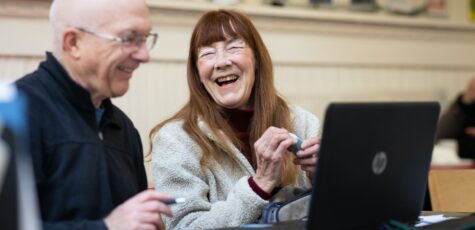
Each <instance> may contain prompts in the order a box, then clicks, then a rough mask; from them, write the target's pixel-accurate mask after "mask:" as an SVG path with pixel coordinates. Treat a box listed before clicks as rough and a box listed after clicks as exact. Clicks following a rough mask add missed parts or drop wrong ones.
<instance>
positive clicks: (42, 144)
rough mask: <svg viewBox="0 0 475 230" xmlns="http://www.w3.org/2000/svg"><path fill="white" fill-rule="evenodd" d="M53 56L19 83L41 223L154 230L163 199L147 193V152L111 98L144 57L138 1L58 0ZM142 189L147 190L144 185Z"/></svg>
mask: <svg viewBox="0 0 475 230" xmlns="http://www.w3.org/2000/svg"><path fill="white" fill-rule="evenodd" d="M50 21H51V24H52V26H53V32H54V36H53V37H54V46H53V52H52V53H49V52H48V53H47V54H46V60H45V61H44V62H42V63H41V64H40V65H39V67H38V69H37V70H36V71H35V72H33V73H31V74H29V75H27V76H25V77H23V78H22V79H20V80H18V81H17V82H16V85H17V86H18V88H19V89H20V90H22V91H24V92H25V93H26V95H27V96H28V99H29V122H30V126H29V128H30V133H31V135H30V142H31V143H30V145H31V153H32V159H33V167H34V172H35V177H36V185H37V190H38V198H39V203H40V209H41V217H42V220H43V228H44V229H106V228H108V229H118V228H120V229H159V228H161V226H162V222H161V219H160V214H161V213H162V214H166V215H171V211H170V209H169V208H168V207H167V206H166V205H165V204H163V203H162V202H160V201H161V200H163V199H166V198H169V197H168V196H167V195H164V194H158V193H157V192H155V191H152V190H148V191H147V190H146V187H147V185H146V183H147V179H146V175H145V169H144V165H143V151H142V146H141V143H140V138H139V134H138V132H137V130H136V128H135V127H134V125H133V124H132V122H131V121H130V119H129V118H128V117H127V116H126V115H125V114H124V113H123V112H122V111H121V110H120V109H118V108H117V107H115V106H114V105H113V104H112V103H111V100H110V99H109V98H113V97H119V96H122V95H124V94H125V93H126V92H127V89H128V87H129V80H130V79H131V77H132V73H133V72H134V71H135V70H136V69H137V68H138V67H139V65H140V64H141V63H145V62H147V61H149V59H150V57H149V49H151V48H152V47H153V45H154V44H155V42H156V39H157V35H156V34H153V33H150V31H151V22H150V19H149V10H148V7H147V6H146V4H145V2H144V1H143V0H55V1H54V2H53V3H52V6H51V11H50ZM144 190H145V191H144Z"/></svg>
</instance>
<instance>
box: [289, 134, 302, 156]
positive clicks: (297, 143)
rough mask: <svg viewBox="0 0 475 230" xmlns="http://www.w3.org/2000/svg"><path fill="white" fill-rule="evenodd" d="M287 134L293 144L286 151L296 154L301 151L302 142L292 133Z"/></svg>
mask: <svg viewBox="0 0 475 230" xmlns="http://www.w3.org/2000/svg"><path fill="white" fill-rule="evenodd" d="M289 134H290V136H291V137H292V138H293V139H294V140H295V144H293V145H291V146H289V148H288V149H287V150H289V151H290V152H293V153H295V154H297V152H298V151H300V150H302V140H300V138H299V137H297V135H295V134H293V133H289Z"/></svg>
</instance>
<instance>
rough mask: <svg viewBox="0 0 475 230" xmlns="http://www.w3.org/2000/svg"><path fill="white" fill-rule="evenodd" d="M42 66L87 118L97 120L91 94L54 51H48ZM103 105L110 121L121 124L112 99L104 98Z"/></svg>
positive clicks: (105, 115) (105, 114)
mask: <svg viewBox="0 0 475 230" xmlns="http://www.w3.org/2000/svg"><path fill="white" fill-rule="evenodd" d="M40 68H43V69H44V70H46V71H47V72H48V73H49V75H50V76H51V77H52V79H53V80H54V82H56V83H57V84H58V85H59V89H58V90H60V91H61V93H62V94H63V95H64V96H65V97H66V99H67V100H68V101H70V102H71V104H72V105H73V106H74V107H75V108H76V110H78V111H79V112H80V113H81V114H82V116H83V117H87V120H90V119H93V120H94V121H95V107H94V105H93V104H92V101H91V94H90V93H89V91H87V90H86V89H84V88H83V87H82V86H80V85H79V84H77V83H76V82H75V81H73V80H72V78H71V76H70V75H69V73H68V72H67V71H66V69H65V68H64V67H63V65H61V63H60V62H59V61H58V60H57V59H56V58H55V57H54V56H53V54H52V53H50V52H46V61H44V62H42V63H41V64H40ZM102 106H103V107H104V109H105V112H104V118H106V117H107V118H108V120H109V121H112V123H114V124H116V125H117V126H119V122H118V121H117V117H116V116H115V114H114V113H113V110H112V108H113V105H112V102H111V100H110V99H109V98H107V99H105V100H103V101H102ZM103 120H105V119H103Z"/></svg>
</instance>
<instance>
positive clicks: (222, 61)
mask: <svg viewBox="0 0 475 230" xmlns="http://www.w3.org/2000/svg"><path fill="white" fill-rule="evenodd" d="M230 65H231V60H230V59H229V57H228V55H227V54H226V52H218V55H216V62H215V64H214V68H215V69H222V68H225V67H226V66H230Z"/></svg>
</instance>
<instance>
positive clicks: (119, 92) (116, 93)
mask: <svg viewBox="0 0 475 230" xmlns="http://www.w3.org/2000/svg"><path fill="white" fill-rule="evenodd" d="M128 90H129V87H128V86H127V87H124V88H121V89H116V90H113V91H112V95H111V98H115V97H122V96H124V95H125V93H127V91H128Z"/></svg>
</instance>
